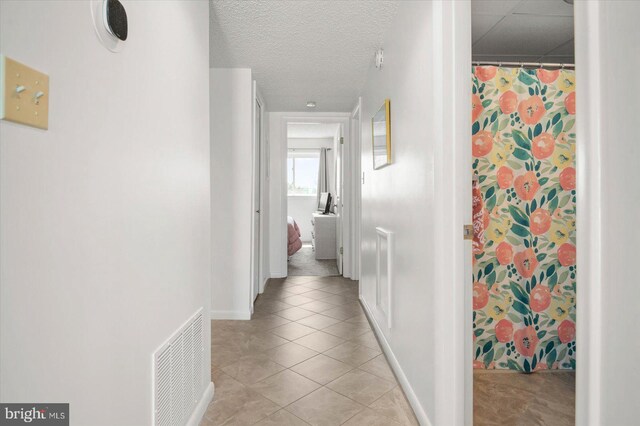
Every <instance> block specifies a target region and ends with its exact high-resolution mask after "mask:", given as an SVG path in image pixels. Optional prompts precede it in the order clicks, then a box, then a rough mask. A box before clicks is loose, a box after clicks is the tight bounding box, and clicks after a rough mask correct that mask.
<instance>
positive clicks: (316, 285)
mask: <svg viewBox="0 0 640 426" xmlns="http://www.w3.org/2000/svg"><path fill="white" fill-rule="evenodd" d="M326 286H327V284H326V283H324V282H322V281H320V280H314V281H309V282H306V283H304V287H307V288H310V289H312V290H322V289H323V288H324V287H326Z"/></svg>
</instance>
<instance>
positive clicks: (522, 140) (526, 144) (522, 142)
mask: <svg viewBox="0 0 640 426" xmlns="http://www.w3.org/2000/svg"><path fill="white" fill-rule="evenodd" d="M511 134H512V135H513V140H514V141H516V143H517V144H518V145H519V146H520V147H522V148H524V149H527V150H530V149H531V142H530V141H529V139H528V138H527V137H526V136H525V135H524V133H522V132H521V131H520V130H514V131H512V132H511Z"/></svg>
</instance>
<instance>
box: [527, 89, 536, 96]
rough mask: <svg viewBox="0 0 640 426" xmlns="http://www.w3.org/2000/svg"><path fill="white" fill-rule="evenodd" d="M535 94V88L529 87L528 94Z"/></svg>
mask: <svg viewBox="0 0 640 426" xmlns="http://www.w3.org/2000/svg"><path fill="white" fill-rule="evenodd" d="M535 94H536V92H535V90H533V87H529V95H531V96H533V95H535Z"/></svg>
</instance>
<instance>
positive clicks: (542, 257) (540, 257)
mask: <svg viewBox="0 0 640 426" xmlns="http://www.w3.org/2000/svg"><path fill="white" fill-rule="evenodd" d="M546 258H547V253H538V255H537V256H536V259H538V262H542V261H543V260H545V259H546ZM541 281H542V279H541Z"/></svg>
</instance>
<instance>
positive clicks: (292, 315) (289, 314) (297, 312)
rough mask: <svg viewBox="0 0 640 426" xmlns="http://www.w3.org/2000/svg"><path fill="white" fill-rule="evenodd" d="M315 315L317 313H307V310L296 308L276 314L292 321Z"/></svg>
mask: <svg viewBox="0 0 640 426" xmlns="http://www.w3.org/2000/svg"><path fill="white" fill-rule="evenodd" d="M313 314H315V312H311V311H307V310H306V309H301V308H296V307H294V308H289V309H285V310H283V311H279V312H276V315H278V316H281V317H282V318H286V319H288V320H291V321H297V320H299V319H302V318H305V317H309V316H311V315H313Z"/></svg>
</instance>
